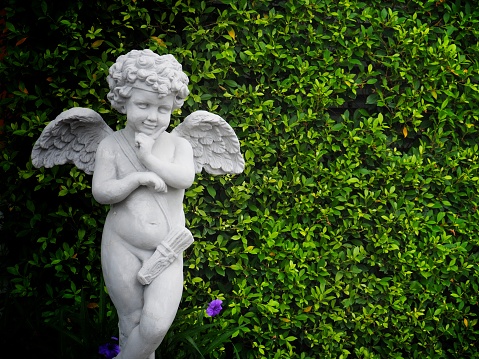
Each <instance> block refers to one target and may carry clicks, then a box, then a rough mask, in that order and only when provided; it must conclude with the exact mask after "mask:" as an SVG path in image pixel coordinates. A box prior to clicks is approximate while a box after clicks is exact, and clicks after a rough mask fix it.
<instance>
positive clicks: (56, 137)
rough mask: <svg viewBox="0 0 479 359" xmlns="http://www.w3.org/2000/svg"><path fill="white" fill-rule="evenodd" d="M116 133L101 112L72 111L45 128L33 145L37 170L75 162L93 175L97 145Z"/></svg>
mask: <svg viewBox="0 0 479 359" xmlns="http://www.w3.org/2000/svg"><path fill="white" fill-rule="evenodd" d="M113 132H114V131H113V130H112V129H111V128H110V127H109V126H108V125H107V124H106V122H105V121H104V120H103V118H102V117H101V116H100V114H99V113H98V112H96V111H93V110H91V109H88V108H84V107H74V108H71V109H69V110H67V111H64V112H62V113H61V114H60V115H58V116H57V117H56V118H55V119H54V120H53V121H52V122H50V123H49V124H48V125H47V127H45V128H44V130H43V131H42V133H41V135H40V137H39V138H38V140H37V142H36V143H35V145H34V146H33V150H32V163H33V165H34V166H35V167H36V168H39V167H47V168H50V167H53V166H55V165H63V164H65V163H73V164H74V165H75V166H77V167H78V168H79V169H81V170H83V171H85V173H87V174H92V173H93V168H94V165H95V152H96V150H97V148H98V145H99V143H100V142H101V140H102V139H104V138H105V137H107V136H108V135H110V134H112V133H113Z"/></svg>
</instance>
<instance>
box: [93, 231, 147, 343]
mask: <svg viewBox="0 0 479 359" xmlns="http://www.w3.org/2000/svg"><path fill="white" fill-rule="evenodd" d="M101 262H102V271H103V277H104V279H105V285H106V287H107V289H108V293H109V295H110V298H111V300H112V302H113V304H114V305H115V308H116V310H117V313H118V319H119V323H118V327H119V331H120V333H119V338H120V347H121V348H123V346H124V345H125V343H126V342H127V341H128V337H129V335H130V333H131V332H132V330H133V329H134V328H135V327H137V326H138V324H139V323H140V317H141V311H142V309H143V291H144V287H143V286H142V285H141V284H140V283H139V282H138V279H137V272H138V270H139V268H140V267H141V261H140V260H139V259H138V257H137V256H136V255H134V254H133V253H131V252H130V250H129V249H128V248H127V246H125V245H124V242H123V239H121V238H120V237H119V236H118V235H116V234H115V233H114V232H113V231H111V230H108V226H105V228H104V230H103V238H102V249H101Z"/></svg>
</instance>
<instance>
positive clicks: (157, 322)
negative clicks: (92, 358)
mask: <svg viewBox="0 0 479 359" xmlns="http://www.w3.org/2000/svg"><path fill="white" fill-rule="evenodd" d="M144 289H145V291H144V306H143V310H142V312H141V317H140V324H139V325H138V326H137V327H135V328H134V329H133V330H132V332H131V334H130V335H129V337H128V341H127V342H126V343H125V345H124V347H123V348H122V351H121V353H120V355H119V356H118V357H117V358H119V359H120V358H121V359H154V352H155V350H156V349H157V348H158V346H159V345H160V344H161V342H162V340H163V338H164V337H165V335H166V333H167V331H168V329H169V328H170V326H171V323H173V320H174V319H175V316H176V312H177V310H178V305H179V304H180V300H181V294H182V292H183V258H182V257H179V258H178V259H177V260H176V261H174V262H173V263H172V264H171V265H170V266H168V268H166V269H165V270H164V271H163V272H162V273H161V274H160V275H159V276H158V277H156V278H155V279H154V280H153V282H151V284H149V285H146V286H145V287H144Z"/></svg>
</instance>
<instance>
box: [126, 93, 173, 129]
mask: <svg viewBox="0 0 479 359" xmlns="http://www.w3.org/2000/svg"><path fill="white" fill-rule="evenodd" d="M174 98H175V96H174V94H169V95H168V96H166V97H163V98H158V93H156V92H151V91H146V90H142V89H138V88H134V89H133V90H132V94H131V97H130V98H129V99H128V100H127V101H126V104H125V110H126V120H127V122H126V127H128V128H131V129H132V130H133V131H134V132H140V133H144V134H145V135H148V136H152V137H155V138H156V137H157V136H159V135H160V134H161V133H162V132H163V131H165V130H166V129H167V128H168V126H169V124H170V117H171V111H172V110H173V102H174Z"/></svg>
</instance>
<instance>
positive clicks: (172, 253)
mask: <svg viewBox="0 0 479 359" xmlns="http://www.w3.org/2000/svg"><path fill="white" fill-rule="evenodd" d="M107 80H108V84H109V87H110V92H109V93H108V99H109V100H110V102H111V105H112V107H113V108H115V109H116V110H118V111H119V112H120V113H123V114H126V117H127V122H126V126H125V128H124V129H122V130H120V131H116V132H115V131H113V130H112V129H111V128H110V127H109V126H108V125H107V124H106V123H105V122H104V121H103V119H102V118H101V116H100V115H99V114H98V113H97V112H95V111H93V110H90V109H86V108H72V109H69V110H67V111H65V112H63V113H61V114H60V115H59V116H58V117H57V118H56V119H55V120H54V121H52V122H51V123H50V124H48V126H46V128H45V129H44V130H43V132H42V134H41V135H40V137H39V139H38V140H37V142H36V143H35V146H34V148H33V151H32V162H33V165H34V166H35V167H37V168H38V167H42V166H43V167H52V166H54V165H59V164H65V163H73V164H75V165H76V166H77V167H78V168H79V169H81V170H83V171H85V172H86V173H88V174H92V173H93V181H92V191H93V196H94V198H95V199H96V200H97V201H98V202H100V203H102V204H109V205H110V211H109V213H108V216H107V218H106V222H105V226H104V229H103V236H102V242H101V263H102V270H103V276H104V278H105V283H106V286H107V288H108V292H109V295H110V297H111V299H112V301H113V303H114V305H115V308H116V310H117V312H118V317H119V330H120V347H121V352H120V354H119V355H118V356H117V358H121V359H154V357H155V350H156V349H157V347H158V346H159V345H160V343H161V341H162V340H163V338H164V336H165V334H166V332H167V331H168V329H169V327H170V325H171V323H172V322H173V319H174V317H175V315H176V312H177V309H178V305H179V303H180V299H181V295H182V290H183V256H182V252H183V251H184V250H185V249H186V248H187V247H188V246H189V245H191V243H193V237H192V235H191V233H190V231H189V230H188V229H186V228H185V215H184V212H183V197H184V192H185V189H187V188H188V187H190V186H191V185H192V184H193V181H194V178H195V173H199V172H200V171H201V170H202V169H203V168H204V169H205V170H206V171H207V172H208V173H211V174H215V175H217V174H226V173H231V174H236V173H241V172H242V171H243V169H244V160H243V157H242V155H241V153H240V145H239V141H238V138H237V137H236V134H235V133H234V131H233V129H232V128H231V127H230V126H229V125H228V124H227V123H226V122H225V121H224V120H223V119H222V118H221V117H219V116H217V115H214V114H212V113H209V112H206V111H196V112H194V113H192V114H190V115H189V116H187V117H186V118H185V119H184V121H183V122H182V123H181V124H180V125H178V126H177V127H176V128H175V129H173V130H172V131H171V132H170V133H169V132H167V131H166V129H167V128H168V126H169V124H170V116H171V113H172V111H173V110H175V109H177V108H180V107H181V106H182V105H183V102H184V100H185V98H186V97H187V96H188V94H189V91H188V87H187V85H188V77H187V76H186V75H185V73H184V72H183V71H182V67H181V65H180V64H179V63H178V62H177V61H176V59H175V58H174V57H173V56H172V55H162V56H159V55H157V54H155V53H153V52H152V51H150V50H141V51H139V50H133V51H131V52H129V53H128V54H126V55H122V56H120V57H119V58H118V59H117V61H116V63H115V64H113V66H111V68H110V72H109V76H108V78H107Z"/></svg>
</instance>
